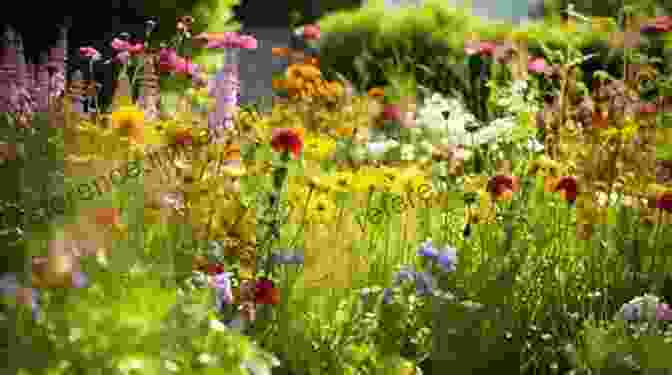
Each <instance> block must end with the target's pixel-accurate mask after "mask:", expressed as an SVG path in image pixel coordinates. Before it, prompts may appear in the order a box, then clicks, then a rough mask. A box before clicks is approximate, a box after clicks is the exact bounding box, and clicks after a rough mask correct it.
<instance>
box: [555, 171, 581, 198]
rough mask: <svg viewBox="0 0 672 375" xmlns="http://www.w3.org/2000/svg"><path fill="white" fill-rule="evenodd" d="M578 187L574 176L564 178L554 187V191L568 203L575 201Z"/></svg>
mask: <svg viewBox="0 0 672 375" xmlns="http://www.w3.org/2000/svg"><path fill="white" fill-rule="evenodd" d="M577 189H578V185H577V183H576V178H575V177H574V176H564V177H561V178H560V181H559V182H558V184H557V185H556V186H555V191H559V192H560V195H561V196H562V198H563V199H565V200H566V201H568V202H574V201H575V200H576V194H577Z"/></svg>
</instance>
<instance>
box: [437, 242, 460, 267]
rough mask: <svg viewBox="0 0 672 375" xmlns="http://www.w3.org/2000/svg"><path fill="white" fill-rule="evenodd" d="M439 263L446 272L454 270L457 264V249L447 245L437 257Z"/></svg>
mask: <svg viewBox="0 0 672 375" xmlns="http://www.w3.org/2000/svg"><path fill="white" fill-rule="evenodd" d="M437 263H438V264H439V267H440V268H441V269H442V270H443V271H444V272H453V271H455V269H456V267H455V266H456V265H457V249H455V248H454V247H451V246H446V248H445V249H443V252H441V254H439V256H438V257H437Z"/></svg>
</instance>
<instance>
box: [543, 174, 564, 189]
mask: <svg viewBox="0 0 672 375" xmlns="http://www.w3.org/2000/svg"><path fill="white" fill-rule="evenodd" d="M559 181H560V179H559V178H558V177H555V176H546V177H545V178H544V191H545V192H547V193H552V192H554V191H555V187H556V186H557V185H558V182H559Z"/></svg>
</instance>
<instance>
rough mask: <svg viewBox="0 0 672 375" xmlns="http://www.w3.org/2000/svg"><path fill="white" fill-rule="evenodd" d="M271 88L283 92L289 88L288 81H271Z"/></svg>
mask: <svg viewBox="0 0 672 375" xmlns="http://www.w3.org/2000/svg"><path fill="white" fill-rule="evenodd" d="M271 87H273V90H282V89H286V88H287V80H284V79H274V80H273V81H271Z"/></svg>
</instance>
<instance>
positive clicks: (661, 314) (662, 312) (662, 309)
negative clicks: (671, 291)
mask: <svg viewBox="0 0 672 375" xmlns="http://www.w3.org/2000/svg"><path fill="white" fill-rule="evenodd" d="M656 319H657V320H666V321H670V320H672V309H671V308H670V306H669V305H668V304H667V303H659V304H658V307H657V308H656Z"/></svg>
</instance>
